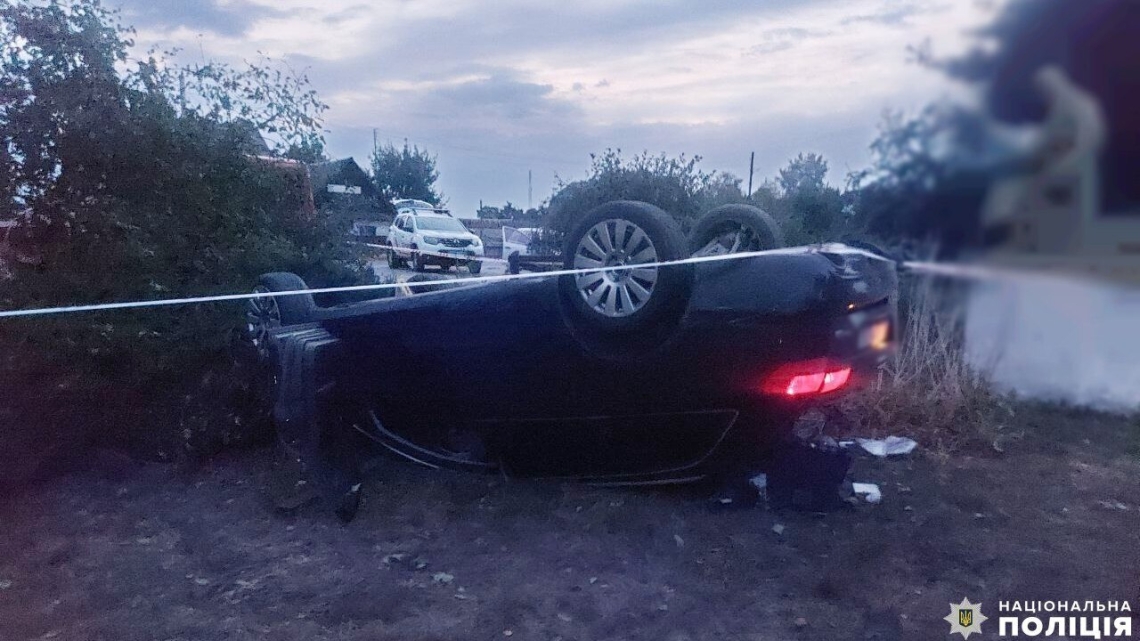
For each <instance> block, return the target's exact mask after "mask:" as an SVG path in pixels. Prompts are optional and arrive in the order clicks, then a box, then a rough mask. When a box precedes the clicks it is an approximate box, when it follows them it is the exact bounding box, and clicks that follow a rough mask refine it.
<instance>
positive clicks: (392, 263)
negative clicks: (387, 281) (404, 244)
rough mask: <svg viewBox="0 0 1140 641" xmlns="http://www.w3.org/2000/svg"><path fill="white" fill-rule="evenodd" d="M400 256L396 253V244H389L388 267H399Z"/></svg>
mask: <svg viewBox="0 0 1140 641" xmlns="http://www.w3.org/2000/svg"><path fill="white" fill-rule="evenodd" d="M399 267H400V257H399V256H397V255H396V246H395V245H388V269H399Z"/></svg>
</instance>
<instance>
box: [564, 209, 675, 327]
mask: <svg viewBox="0 0 1140 641" xmlns="http://www.w3.org/2000/svg"><path fill="white" fill-rule="evenodd" d="M563 256H564V258H563V267H564V268H565V269H589V268H594V267H610V268H616V269H611V270H606V271H599V272H592V273H586V274H579V275H567V276H562V277H561V278H560V280H559V286H560V288H561V294H562V296H563V300H564V301H566V302H568V303H569V306H570V307H571V309H572V312H573V316H574V318H575V319H576V320H577V321H578V322H580V323H582V324H584V325H585V326H586V327H589V328H592V329H595V330H598V331H601V332H603V333H628V332H633V331H636V330H641V329H645V328H648V327H650V326H655V325H659V324H660V323H662V322H669V321H672V320H676V318H679V316H680V312H682V311H683V310H684V308H685V306H686V305H687V304H688V299H689V293H690V291H691V289H692V278H693V275H692V274H693V272H692V268H691V266H689V265H675V266H665V267H662V266H651V267H638V265H650V264H655V263H660V262H667V261H673V260H678V259H681V258H685V257H686V256H687V251H686V244H685V239H684V236H683V235H682V234H681V230H680V228H679V227H678V225H677V222H676V221H675V220H673V218H672V217H671V216H669V214H666V213H665V212H664V211H662V210H661V209H659V208H657V207H654V206H653V205H650V204H648V203H643V202H635V201H615V202H609V203H606V204H604V205H602V206H600V207H598V208H596V209H594V210H592V211H590V212H589V213H587V214H586V216H585V217H584V218H582V220H581V221H579V223H578V224H577V225H576V226H575V228H574V229H573V231H572V232H571V233H570V234H569V235H568V236H567V239H566V248H565V251H564V252H563Z"/></svg>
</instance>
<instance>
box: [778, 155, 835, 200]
mask: <svg viewBox="0 0 1140 641" xmlns="http://www.w3.org/2000/svg"><path fill="white" fill-rule="evenodd" d="M826 177H827V160H825V159H824V157H823V156H821V155H819V154H812V153H809V154H803V153H801V154H799V155H797V156H796V157H795V158H792V159H791V160H790V161H788V166H787V167H785V168H783V169H781V170H780V177H779V178H778V179H777V182H778V183H779V184H780V187H781V188H783V190H784V193H785V194H793V193H796V192H801V191H820V190H822V189H823V187H824V182H823V181H824V178H826Z"/></svg>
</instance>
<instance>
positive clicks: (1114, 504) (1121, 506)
mask: <svg viewBox="0 0 1140 641" xmlns="http://www.w3.org/2000/svg"><path fill="white" fill-rule="evenodd" d="M1097 505H1100V506H1101V507H1103V508H1104V509H1106V510H1120V511H1121V512H1126V511H1128V505H1127V504H1125V503H1121V502H1120V501H1097Z"/></svg>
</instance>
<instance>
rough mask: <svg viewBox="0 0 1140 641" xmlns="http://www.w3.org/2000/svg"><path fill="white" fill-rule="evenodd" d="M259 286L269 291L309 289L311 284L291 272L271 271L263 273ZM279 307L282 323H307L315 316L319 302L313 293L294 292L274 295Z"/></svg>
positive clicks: (271, 298)
mask: <svg viewBox="0 0 1140 641" xmlns="http://www.w3.org/2000/svg"><path fill="white" fill-rule="evenodd" d="M258 286H259V287H261V288H264V291H267V292H288V291H296V290H300V289H308V288H309V286H308V285H306V284H305V281H304V280H303V279H302V278H301V277H300V276H298V275H296V274H294V273H291V272H271V273H268V274H262V275H261V277H260V278H258ZM269 299H270V300H272V301H274V302H275V304H276V306H277V309H278V310H280V322H281V324H282V325H296V324H298V323H307V322H309V321H310V320H312V318H313V314H314V312H316V310H317V303H316V301H315V300H313V295H312V294H294V295H292V296H272V297H269Z"/></svg>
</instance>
